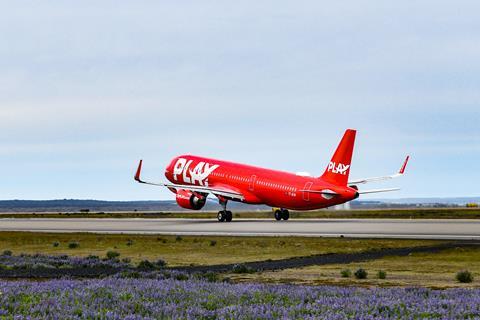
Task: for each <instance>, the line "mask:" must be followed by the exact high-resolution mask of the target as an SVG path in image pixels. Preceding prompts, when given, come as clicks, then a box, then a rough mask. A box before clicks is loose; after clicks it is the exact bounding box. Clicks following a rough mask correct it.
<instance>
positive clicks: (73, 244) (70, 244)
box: [68, 241, 80, 249]
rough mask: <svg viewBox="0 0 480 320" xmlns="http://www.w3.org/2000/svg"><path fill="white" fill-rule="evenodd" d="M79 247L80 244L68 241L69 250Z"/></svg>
mask: <svg viewBox="0 0 480 320" xmlns="http://www.w3.org/2000/svg"><path fill="white" fill-rule="evenodd" d="M79 246H80V244H79V243H78V242H76V241H70V242H69V243H68V248H69V249H75V248H78V247H79Z"/></svg>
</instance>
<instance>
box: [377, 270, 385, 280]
mask: <svg viewBox="0 0 480 320" xmlns="http://www.w3.org/2000/svg"><path fill="white" fill-rule="evenodd" d="M377 278H378V279H386V278H387V273H386V272H385V271H383V270H379V271H378V272H377Z"/></svg>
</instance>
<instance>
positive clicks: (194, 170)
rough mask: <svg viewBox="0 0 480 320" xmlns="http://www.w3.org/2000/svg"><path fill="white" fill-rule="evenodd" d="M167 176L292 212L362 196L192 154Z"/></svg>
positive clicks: (322, 182)
mask: <svg viewBox="0 0 480 320" xmlns="http://www.w3.org/2000/svg"><path fill="white" fill-rule="evenodd" d="M165 176H166V177H167V179H168V180H169V181H170V182H172V183H174V184H179V185H200V186H211V187H216V188H222V187H224V188H226V189H228V190H233V191H237V192H239V193H241V194H243V195H244V196H245V199H244V201H243V202H244V203H248V204H265V205H268V206H271V207H279V208H284V209H292V210H314V209H320V208H326V207H330V206H333V205H336V204H341V203H345V202H347V201H350V200H353V199H355V198H356V197H357V196H358V194H357V191H356V190H355V189H354V188H351V187H348V186H346V185H344V186H342V185H336V184H333V183H331V182H327V181H325V180H323V179H322V178H315V177H305V176H299V175H297V174H292V173H288V172H283V171H276V170H270V169H264V168H259V167H254V166H250V165H244V164H238V163H234V162H228V161H222V160H216V159H209V158H203V157H198V156H192V155H182V156H179V157H176V158H174V159H173V160H172V162H171V163H170V165H169V166H168V167H167V168H166V170H165ZM305 189H308V190H315V191H321V190H330V191H333V192H336V193H337V195H335V196H327V195H322V194H319V193H311V192H304V191H301V190H305Z"/></svg>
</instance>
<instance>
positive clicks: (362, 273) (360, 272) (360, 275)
mask: <svg viewBox="0 0 480 320" xmlns="http://www.w3.org/2000/svg"><path fill="white" fill-rule="evenodd" d="M354 274H355V278H357V279H367V276H368V272H367V271H366V270H365V269H362V268H360V269H358V270H357V271H355V273H354Z"/></svg>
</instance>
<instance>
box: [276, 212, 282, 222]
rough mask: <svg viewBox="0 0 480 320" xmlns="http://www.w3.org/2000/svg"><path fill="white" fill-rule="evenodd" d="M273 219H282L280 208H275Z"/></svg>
mask: <svg viewBox="0 0 480 320" xmlns="http://www.w3.org/2000/svg"><path fill="white" fill-rule="evenodd" d="M275 220H277V221H280V220H282V211H281V210H275Z"/></svg>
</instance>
